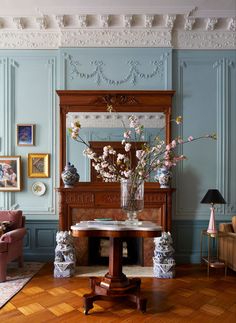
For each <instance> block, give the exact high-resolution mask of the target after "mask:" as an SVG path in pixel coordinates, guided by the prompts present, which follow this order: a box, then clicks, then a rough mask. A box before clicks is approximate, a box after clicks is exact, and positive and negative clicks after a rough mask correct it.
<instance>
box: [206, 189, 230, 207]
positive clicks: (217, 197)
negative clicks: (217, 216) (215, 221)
mask: <svg viewBox="0 0 236 323" xmlns="http://www.w3.org/2000/svg"><path fill="white" fill-rule="evenodd" d="M201 203H207V204H226V202H225V200H224V198H223V196H222V195H221V194H220V192H219V191H218V190H216V189H211V190H208V191H207V193H206V195H205V196H204V197H203V199H202V200H201Z"/></svg>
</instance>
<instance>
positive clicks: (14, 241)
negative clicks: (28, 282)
mask: <svg viewBox="0 0 236 323" xmlns="http://www.w3.org/2000/svg"><path fill="white" fill-rule="evenodd" d="M3 221H9V222H10V226H9V231H8V232H5V233H3V234H2V235H1V237H0V282H3V281H5V280H6V271H7V264H8V263H9V262H10V261H12V260H15V259H17V260H18V263H19V266H20V267H22V266H23V239H24V236H25V234H26V229H25V228H24V225H25V217H24V216H22V211H18V210H17V211H0V222H3Z"/></svg>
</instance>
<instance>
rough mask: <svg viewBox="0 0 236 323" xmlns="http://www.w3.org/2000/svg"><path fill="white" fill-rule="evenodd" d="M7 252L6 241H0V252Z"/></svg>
mask: <svg viewBox="0 0 236 323" xmlns="http://www.w3.org/2000/svg"><path fill="white" fill-rule="evenodd" d="M1 252H7V243H6V242H4V241H0V253H1Z"/></svg>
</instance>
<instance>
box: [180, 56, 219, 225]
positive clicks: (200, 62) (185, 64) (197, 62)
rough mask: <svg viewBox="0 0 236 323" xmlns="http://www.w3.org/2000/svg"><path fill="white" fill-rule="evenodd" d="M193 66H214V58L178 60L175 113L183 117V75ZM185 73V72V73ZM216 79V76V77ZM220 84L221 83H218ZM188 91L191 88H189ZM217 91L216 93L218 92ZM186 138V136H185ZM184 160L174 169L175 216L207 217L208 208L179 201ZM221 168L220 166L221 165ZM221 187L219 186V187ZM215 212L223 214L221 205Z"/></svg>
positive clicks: (181, 134) (181, 133)
mask: <svg viewBox="0 0 236 323" xmlns="http://www.w3.org/2000/svg"><path fill="white" fill-rule="evenodd" d="M192 66H193V67H194V66H199V68H201V67H204V66H205V67H210V66H211V67H212V70H213V68H214V67H215V64H214V58H210V59H209V58H208V56H207V55H206V57H204V58H201V57H196V56H194V55H193V57H192V56H191V54H190V55H187V56H186V57H185V58H181V59H179V61H178V70H177V73H178V76H177V78H178V79H177V80H176V81H177V84H178V89H177V95H178V96H177V107H176V115H181V116H183V118H184V107H183V104H184V103H183V100H184V96H185V95H186V93H185V89H184V77H185V73H188V68H190V67H192ZM186 75H187V74H186ZM216 79H217V77H216ZM213 81H214V80H210V79H209V82H213ZM220 86H222V85H220ZM217 90H218V92H219V90H220V88H219V87H218V88H217ZM188 91H190V93H191V90H190V89H189V90H188ZM218 92H217V93H218ZM216 113H217V120H218V122H217V128H216V132H217V134H218V133H219V131H218V127H219V120H221V117H220V111H219V110H217V111H216ZM177 135H178V136H180V137H181V138H183V124H181V125H180V126H178V130H177ZM219 136H220V137H221V136H222V134H219ZM185 139H186V138H185ZM220 145H221V141H217V147H218V150H217V151H219V147H220ZM179 153H180V154H184V146H183V145H180V146H179ZM221 156H222V155H221V154H217V170H218V171H217V180H216V181H217V183H220V178H222V173H221V171H219V168H220V166H219V165H221V158H224V157H221ZM224 156H225V155H224ZM184 163H185V162H184V161H183V162H181V163H179V164H178V165H177V171H176V183H177V186H178V189H177V191H176V201H175V205H176V218H179V219H180V218H181V219H191V218H192V216H193V214H194V217H195V219H202V218H208V217H209V211H208V209H205V210H196V207H195V206H194V205H193V208H187V207H186V206H185V205H181V201H183V196H184V193H183V186H182V185H181V179H182V178H183V173H184ZM221 168H222V166H221ZM219 189H221V188H219ZM216 212H217V213H219V214H224V212H223V210H222V207H221V206H220V207H217V208H216Z"/></svg>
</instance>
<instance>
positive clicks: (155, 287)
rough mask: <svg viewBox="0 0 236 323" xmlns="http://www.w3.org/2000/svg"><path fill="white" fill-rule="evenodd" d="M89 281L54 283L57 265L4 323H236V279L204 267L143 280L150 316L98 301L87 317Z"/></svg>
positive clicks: (2, 315) (21, 296)
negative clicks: (174, 275)
mask: <svg viewBox="0 0 236 323" xmlns="http://www.w3.org/2000/svg"><path fill="white" fill-rule="evenodd" d="M89 291H90V289H89V279H88V278H69V279H68V278H63V279H54V278H53V267H52V264H47V265H45V266H44V267H43V268H42V269H41V271H40V272H39V273H38V274H37V275H36V276H34V278H33V279H32V280H31V281H30V282H29V283H28V284H27V285H26V286H25V287H24V288H23V289H22V290H21V291H20V292H19V293H18V294H17V295H16V296H15V297H13V298H12V299H11V300H10V302H8V303H7V304H6V305H5V306H4V307H3V308H2V309H1V310H0V322H4V323H15V322H29V323H38V322H64V323H67V322H77V323H78V322H79V323H80V322H81V323H86V322H101V323H117V322H122V323H141V322H145V323H152V322H153V323H154V322H158V323H170V322H171V323H172V322H174V323H178V322H198V323H203V322H207V323H211V322H214V323H215V322H224V323H226V322H232V323H233V322H234V323H235V322H236V273H235V272H233V271H230V270H229V271H228V275H227V277H225V276H224V273H223V271H222V270H218V271H215V270H214V269H211V272H210V277H209V278H207V276H206V268H205V267H204V266H202V267H200V266H178V267H177V268H176V278H174V279H157V278H143V279H142V291H143V294H144V295H145V296H147V298H148V304H147V313H145V314H143V313H141V312H138V311H136V309H135V308H134V305H132V304H128V303H127V302H126V303H119V304H117V303H110V302H104V301H97V302H96V303H95V306H94V308H93V309H92V310H90V312H89V313H90V314H89V315H88V316H85V315H84V314H83V300H82V295H83V294H84V293H87V292H89Z"/></svg>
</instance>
